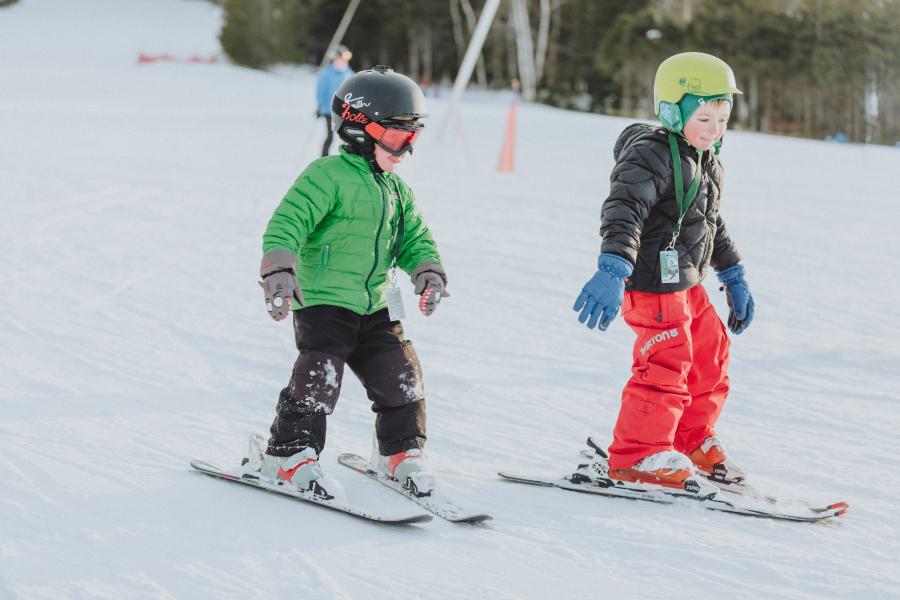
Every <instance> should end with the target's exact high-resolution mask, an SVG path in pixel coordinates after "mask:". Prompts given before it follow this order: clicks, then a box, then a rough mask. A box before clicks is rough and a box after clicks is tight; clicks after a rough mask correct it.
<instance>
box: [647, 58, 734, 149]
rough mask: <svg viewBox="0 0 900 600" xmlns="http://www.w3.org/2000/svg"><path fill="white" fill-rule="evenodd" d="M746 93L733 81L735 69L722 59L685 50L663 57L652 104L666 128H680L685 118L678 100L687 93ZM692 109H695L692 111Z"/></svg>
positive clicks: (704, 95) (720, 94)
mask: <svg viewBox="0 0 900 600" xmlns="http://www.w3.org/2000/svg"><path fill="white" fill-rule="evenodd" d="M685 94H691V95H693V96H701V97H707V96H719V97H726V95H727V97H729V98H730V96H731V94H743V92H742V91H741V90H739V89H738V88H737V83H735V81H734V72H733V71H732V70H731V67H729V66H728V63H726V62H725V61H724V60H722V59H721V58H717V57H715V56H713V55H712V54H705V53H703V52H682V53H681V54H675V55H674V56H670V57H669V58H667V59H666V60H664V61H663V62H662V63H661V64H660V65H659V68H658V69H657V70H656V78H655V79H654V80H653V107H654V110H655V111H656V114H657V115H659V121H660V123H662V124H663V126H664V127H666V128H667V129H671V130H672V131H676V132H677V131H681V130H682V129H683V128H684V121H685V119H684V118H683V116H682V111H681V107H680V106H679V105H678V103H679V102H680V101H681V99H682V98H683V97H684V96H685ZM692 112H693V111H692Z"/></svg>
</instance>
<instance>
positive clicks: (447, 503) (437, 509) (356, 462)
mask: <svg viewBox="0 0 900 600" xmlns="http://www.w3.org/2000/svg"><path fill="white" fill-rule="evenodd" d="M338 462H339V463H341V464H342V465H344V466H345V467H347V468H349V469H352V470H353V471H356V472H357V473H360V474H362V475H365V476H366V477H369V478H370V479H374V480H375V481H377V482H379V483H381V484H382V485H386V486H387V487H389V488H391V489H392V490H394V491H395V492H397V493H399V494H403V495H404V496H406V497H407V498H409V499H410V500H412V501H413V502H415V503H416V504H418V505H419V506H421V507H422V508H424V509H425V510H427V511H429V512H431V513H432V514H435V515H437V516H438V517H441V518H442V519H446V520H447V521H450V522H453V523H480V522H482V521H488V520H490V519H492V518H493V517H492V516H491V515H488V514H485V513H477V512H473V511H469V510H466V509H464V508H462V507H460V506H459V505H457V504H456V503H455V502H453V501H452V500H450V499H449V498H448V497H447V496H446V495H445V494H444V493H443V492H442V491H441V490H440V489H439V488H438V489H434V490H433V491H432V492H431V494H429V495H427V496H419V495H416V493H415V492H414V491H412V490H410V489H408V488H406V487H404V486H403V485H402V484H401V483H400V482H399V481H397V480H396V479H394V478H392V477H389V476H387V475H384V474H381V473H378V472H377V471H375V470H374V469H372V468H370V467H369V461H367V460H366V459H365V458H363V457H361V456H359V455H358V454H341V455H340V456H338Z"/></svg>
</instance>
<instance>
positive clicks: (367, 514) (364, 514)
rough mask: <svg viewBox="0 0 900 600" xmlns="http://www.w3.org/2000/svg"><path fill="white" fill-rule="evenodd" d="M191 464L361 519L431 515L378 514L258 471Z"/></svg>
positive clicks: (393, 520)
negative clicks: (301, 488)
mask: <svg viewBox="0 0 900 600" xmlns="http://www.w3.org/2000/svg"><path fill="white" fill-rule="evenodd" d="M191 466H192V467H194V468H195V469H197V470H198V471H200V472H201V473H205V474H207V475H210V476H212V477H218V478H220V479H225V480H227V481H233V482H235V483H243V484H246V485H249V486H251V487H254V488H257V489H260V490H265V491H268V492H273V493H276V494H282V495H284V496H289V497H291V498H294V499H295V500H302V501H304V502H309V503H311V504H317V505H319V506H324V507H326V508H330V509H332V510H336V511H339V512H343V513H347V514H349V515H353V516H354V517H359V518H361V519H366V520H368V521H375V522H378V523H386V524H391V525H403V524H410V523H427V522H428V521H431V520H432V516H431V515H427V514H424V513H417V514H411V515H405V516H399V517H391V516H386V515H380V514H378V513H376V512H373V511H370V510H364V509H361V508H357V507H355V506H352V505H344V504H340V503H338V502H336V501H334V499H333V498H332V499H326V498H323V497H322V496H317V495H315V494H313V493H312V492H301V491H298V490H297V489H296V488H294V487H292V486H290V485H285V484H282V483H279V482H274V481H272V480H270V479H268V478H265V477H260V476H259V474H258V473H254V472H247V471H245V470H243V469H234V470H225V469H220V468H219V467H216V466H215V465H211V464H209V463H208V462H205V461H202V460H192V461H191Z"/></svg>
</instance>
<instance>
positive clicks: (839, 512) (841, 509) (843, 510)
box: [828, 502, 850, 517]
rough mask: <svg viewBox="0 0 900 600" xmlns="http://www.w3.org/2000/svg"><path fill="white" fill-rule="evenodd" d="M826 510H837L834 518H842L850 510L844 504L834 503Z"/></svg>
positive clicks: (847, 505)
mask: <svg viewBox="0 0 900 600" xmlns="http://www.w3.org/2000/svg"><path fill="white" fill-rule="evenodd" d="M828 508H829V509H831V510H837V512H836V513H834V516H836V517H842V516H844V515H846V514H847V511H849V510H850V505H849V504H847V503H846V502H835V503H834V504H829V505H828Z"/></svg>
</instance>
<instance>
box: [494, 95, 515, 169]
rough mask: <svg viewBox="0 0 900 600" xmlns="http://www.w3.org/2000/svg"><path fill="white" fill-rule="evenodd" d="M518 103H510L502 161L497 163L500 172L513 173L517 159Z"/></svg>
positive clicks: (501, 151) (501, 153)
mask: <svg viewBox="0 0 900 600" xmlns="http://www.w3.org/2000/svg"><path fill="white" fill-rule="evenodd" d="M515 157H516V103H515V102H513V103H511V104H510V105H509V116H508V117H507V119H506V136H505V137H504V138H503V148H502V149H501V150H500V162H499V163H497V171H499V172H500V173H512V172H513V170H514V169H515V160H516V158H515Z"/></svg>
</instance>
